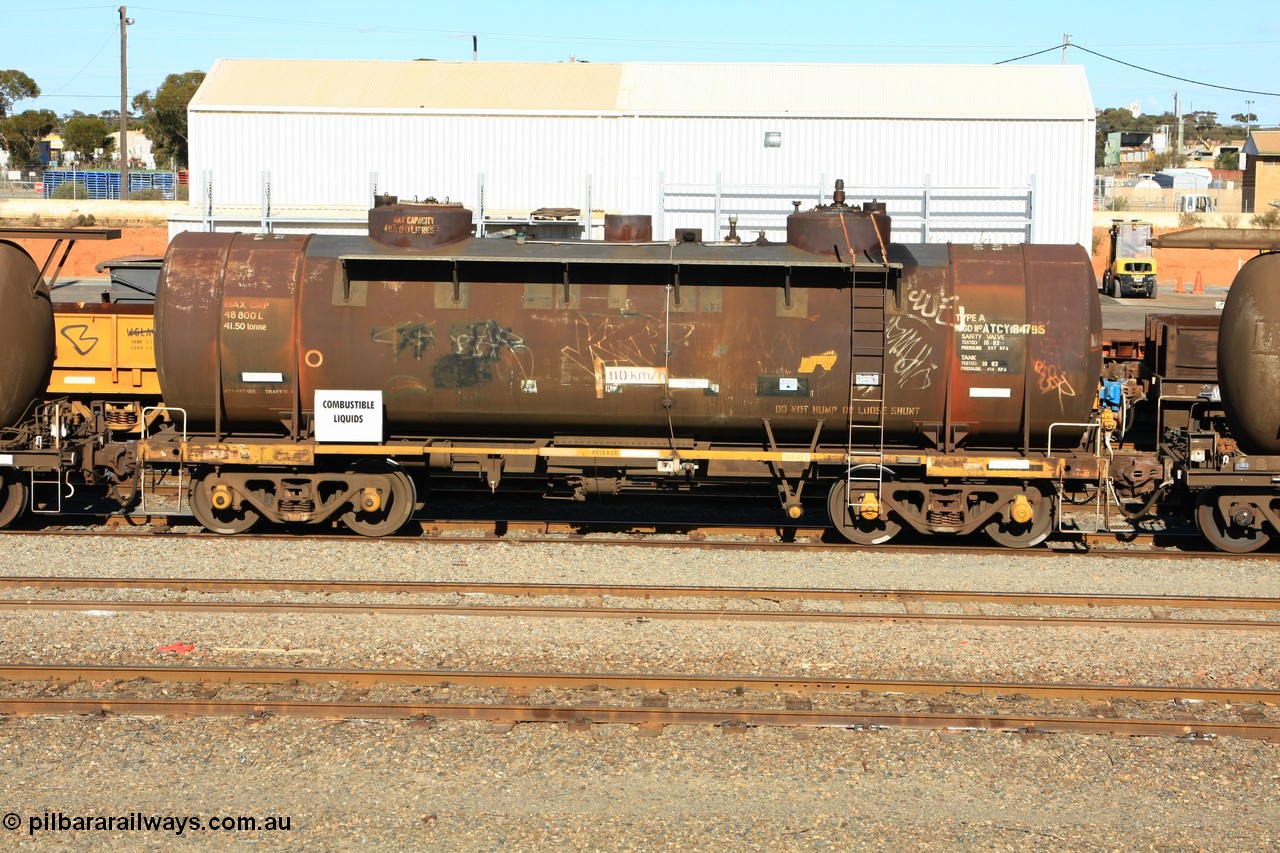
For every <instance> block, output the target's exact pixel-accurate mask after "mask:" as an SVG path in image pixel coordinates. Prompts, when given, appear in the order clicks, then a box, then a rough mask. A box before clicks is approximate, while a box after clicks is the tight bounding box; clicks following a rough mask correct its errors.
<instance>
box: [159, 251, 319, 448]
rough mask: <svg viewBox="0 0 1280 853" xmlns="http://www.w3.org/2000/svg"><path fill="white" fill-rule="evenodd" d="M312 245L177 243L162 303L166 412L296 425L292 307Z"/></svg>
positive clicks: (205, 419) (201, 419) (197, 418)
mask: <svg viewBox="0 0 1280 853" xmlns="http://www.w3.org/2000/svg"><path fill="white" fill-rule="evenodd" d="M311 239H312V238H311V237H310V236H277V235H245V234H206V233H195V232H187V233H185V234H180V235H178V236H177V237H175V238H174V240H173V242H172V243H170V245H169V251H168V254H167V255H166V256H165V267H164V270H163V272H162V274H161V282H160V286H159V291H158V293H157V298H156V330H157V337H156V368H157V370H158V372H159V375H160V386H161V388H162V389H163V392H164V398H165V402H166V404H168V405H169V406H172V407H178V408H182V409H185V410H186V412H187V417H188V418H189V419H190V420H191V421H192V422H194V423H206V424H207V423H210V422H214V423H218V422H219V421H220V420H223V419H225V420H226V422H228V423H234V424H237V425H240V426H244V425H246V424H291V423H293V417H294V413H295V408H296V405H297V381H298V371H297V354H296V352H295V349H294V341H295V329H294V306H295V299H296V294H297V292H298V290H299V288H300V286H301V277H302V275H303V274H304V272H305V269H306V268H305V263H304V260H305V256H306V250H307V245H308V243H309V242H310V240H311Z"/></svg>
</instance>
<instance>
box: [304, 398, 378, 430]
mask: <svg viewBox="0 0 1280 853" xmlns="http://www.w3.org/2000/svg"><path fill="white" fill-rule="evenodd" d="M315 402H316V408H315V419H314V421H313V423H314V424H315V433H316V441H319V442H335V441H336V442H368V441H372V442H379V441H382V392H381V391H346V390H333V391H321V390H317V391H316V399H315Z"/></svg>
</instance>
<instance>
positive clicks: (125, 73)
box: [120, 6, 133, 201]
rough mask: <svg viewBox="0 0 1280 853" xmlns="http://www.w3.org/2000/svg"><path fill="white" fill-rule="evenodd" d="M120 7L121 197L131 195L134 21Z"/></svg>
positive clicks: (125, 9)
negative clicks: (131, 45) (131, 42)
mask: <svg viewBox="0 0 1280 853" xmlns="http://www.w3.org/2000/svg"><path fill="white" fill-rule="evenodd" d="M127 8H128V7H126V6H121V7H120V199H121V200H122V201H123V200H124V199H127V198H128V197H129V25H130V24H132V23H133V18H130V17H129V16H128V15H127V14H125V13H126V11H127Z"/></svg>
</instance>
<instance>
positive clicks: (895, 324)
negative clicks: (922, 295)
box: [884, 315, 938, 390]
mask: <svg viewBox="0 0 1280 853" xmlns="http://www.w3.org/2000/svg"><path fill="white" fill-rule="evenodd" d="M923 322H924V321H923V320H920V319H919V318H915V317H909V316H901V315H899V316H896V317H890V318H889V320H888V321H887V322H886V323H885V324H884V344H885V354H886V356H892V358H886V359H885V362H886V367H888V368H889V369H890V370H892V371H893V375H894V376H896V377H897V381H898V387H900V388H908V389H916V390H923V389H925V388H928V387H930V386H931V385H933V372H934V371H935V370H937V369H938V363H937V361H935V360H934V355H933V344H932V343H931V342H930V340H929V336H928V334H927V333H926V332H925V331H924V330H922V329H920V328H918V327H917V325H916V324H923Z"/></svg>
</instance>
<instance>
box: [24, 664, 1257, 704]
mask: <svg viewBox="0 0 1280 853" xmlns="http://www.w3.org/2000/svg"><path fill="white" fill-rule="evenodd" d="M138 678H145V679H147V680H149V681H155V682H164V683H188V684H189V683H208V684H218V683H234V684H283V683H290V682H298V683H300V684H326V683H330V682H341V683H344V684H352V685H355V686H358V687H370V686H373V685H377V684H391V685H398V686H409V687H425V686H429V685H432V684H451V685H457V686H460V687H507V688H525V689H530V690H533V689H541V688H548V687H562V688H567V689H577V690H592V689H601V690H665V691H676V690H702V691H731V690H737V691H745V690H752V691H759V692H768V693H778V692H788V693H843V694H854V693H861V692H863V691H867V692H870V693H904V694H910V695H922V696H942V695H945V694H948V693H954V694H960V695H964V696H997V697H998V696H1025V697H1028V698H1031V699H1055V700H1056V699H1092V700H1114V699H1133V700H1137V701H1143V702H1166V701H1170V700H1174V699H1182V700H1197V701H1201V702H1221V703H1227V702H1231V703H1239V702H1268V703H1272V704H1276V703H1277V702H1280V690H1276V689H1272V688H1263V687H1199V686H1194V685H1181V684H1175V685H1142V684H1058V683H1052V682H1018V681H949V680H946V679H894V678H835V677H833V678H807V677H793V676H789V675H701V674H683V673H645V672H637V673H613V672H608V673H602V672H582V673H578V672H509V671H479V670H453V669H434V670H433V669H324V668H315V669H313V668H307V667H233V666H128V665H123V666H114V665H94V664H70V665H62V664H0V679H4V680H8V681H30V680H41V681H87V682H111V681H132V680H134V679H138Z"/></svg>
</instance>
